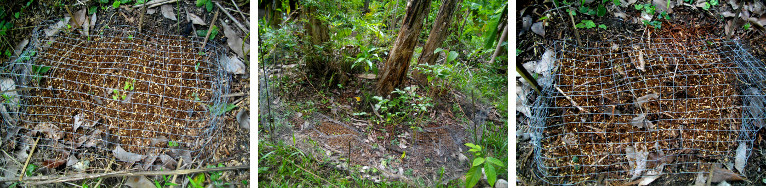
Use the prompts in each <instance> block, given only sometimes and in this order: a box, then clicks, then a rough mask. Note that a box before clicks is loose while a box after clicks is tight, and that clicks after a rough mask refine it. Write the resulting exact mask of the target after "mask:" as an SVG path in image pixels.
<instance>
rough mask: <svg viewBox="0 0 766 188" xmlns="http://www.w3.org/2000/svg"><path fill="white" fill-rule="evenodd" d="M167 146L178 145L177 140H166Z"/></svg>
mask: <svg viewBox="0 0 766 188" xmlns="http://www.w3.org/2000/svg"><path fill="white" fill-rule="evenodd" d="M168 147H178V142H174V141H168Z"/></svg>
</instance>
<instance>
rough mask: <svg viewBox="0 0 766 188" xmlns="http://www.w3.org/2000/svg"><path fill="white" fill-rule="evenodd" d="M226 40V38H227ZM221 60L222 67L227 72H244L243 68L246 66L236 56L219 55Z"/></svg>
mask: <svg viewBox="0 0 766 188" xmlns="http://www.w3.org/2000/svg"><path fill="white" fill-rule="evenodd" d="M227 40H228V39H227ZM221 62H223V69H224V70H226V72H228V73H232V74H245V73H246V72H245V69H247V67H246V66H245V64H244V63H242V60H239V58H237V57H236V56H223V57H221Z"/></svg>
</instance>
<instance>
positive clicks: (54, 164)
mask: <svg viewBox="0 0 766 188" xmlns="http://www.w3.org/2000/svg"><path fill="white" fill-rule="evenodd" d="M66 162H67V161H66V160H64V159H58V158H56V159H46V160H45V161H43V167H45V168H51V169H53V168H58V167H59V166H61V165H62V164H64V163H66Z"/></svg>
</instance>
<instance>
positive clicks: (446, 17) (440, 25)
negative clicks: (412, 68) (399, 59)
mask: <svg viewBox="0 0 766 188" xmlns="http://www.w3.org/2000/svg"><path fill="white" fill-rule="evenodd" d="M458 7H460V1H458V0H447V1H445V2H444V3H443V4H442V6H441V7H439V13H438V14H437V15H436V22H435V23H434V27H433V28H431V33H430V34H429V35H428V40H427V41H426V45H425V46H424V47H423V52H421V53H420V58H419V59H418V64H423V63H428V64H429V65H432V64H434V62H436V57H438V55H434V50H436V48H438V47H439V46H441V45H442V42H444V39H446V38H447V35H449V32H448V31H449V26H450V22H452V17H453V15H455V10H457V8H458Z"/></svg>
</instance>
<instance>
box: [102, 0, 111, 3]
mask: <svg viewBox="0 0 766 188" xmlns="http://www.w3.org/2000/svg"><path fill="white" fill-rule="evenodd" d="M100 2H101V3H109V0H101V1H100Z"/></svg>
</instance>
